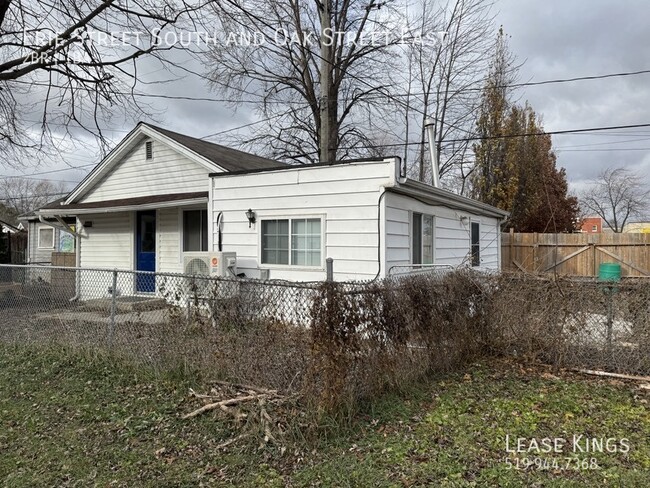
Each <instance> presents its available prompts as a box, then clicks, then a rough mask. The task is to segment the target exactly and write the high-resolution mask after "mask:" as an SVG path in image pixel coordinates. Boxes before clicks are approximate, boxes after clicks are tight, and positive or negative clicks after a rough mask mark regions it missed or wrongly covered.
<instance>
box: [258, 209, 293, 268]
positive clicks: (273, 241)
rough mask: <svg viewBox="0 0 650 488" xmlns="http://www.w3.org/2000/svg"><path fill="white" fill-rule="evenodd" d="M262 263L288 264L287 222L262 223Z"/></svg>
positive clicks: (269, 221)
mask: <svg viewBox="0 0 650 488" xmlns="http://www.w3.org/2000/svg"><path fill="white" fill-rule="evenodd" d="M262 263H263V264H289V220H288V219H278V220H263V221H262Z"/></svg>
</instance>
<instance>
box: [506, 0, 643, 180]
mask: <svg viewBox="0 0 650 488" xmlns="http://www.w3.org/2000/svg"><path fill="white" fill-rule="evenodd" d="M497 8H498V10H499V13H498V15H497V21H498V22H499V23H500V24H502V25H503V27H504V29H505V31H506V33H508V34H509V35H510V36H511V39H510V46H511V49H512V51H513V53H514V54H515V55H516V56H517V57H518V58H519V59H520V60H522V61H525V63H524V65H523V66H522V68H521V70H520V80H521V81H524V82H525V81H541V80H547V79H556V78H571V77H577V76H589V75H598V74H606V73H613V72H623V71H639V70H644V69H650V50H648V49H646V48H645V47H646V46H648V45H650V30H648V28H647V26H648V21H649V20H650V10H649V9H648V5H647V2H644V1H640V0H631V1H625V2H612V1H602V0H601V1H588V0H572V1H569V2H567V1H557V0H555V1H553V0H551V1H546V2H539V1H534V0H501V1H500V2H499V3H498V4H497ZM519 95H520V96H521V98H522V99H525V100H528V101H529V102H530V103H531V105H532V106H533V108H534V109H535V110H536V111H537V112H538V113H540V114H542V115H543V119H544V126H545V129H546V130H548V131H553V130H564V129H574V128H583V127H598V126H615V125H629V124H641V123H648V122H650V113H648V110H647V107H648V105H649V103H650V74H645V75H639V76H634V77H627V78H608V79H601V80H593V81H580V82H573V83H566V84H553V85H543V86H535V87H526V88H525V89H524V90H522V91H521V92H520V93H519ZM643 138H647V139H648V140H645V141H644V140H637V139H643ZM630 140H637V141H634V142H624V143H622V142H621V141H630ZM553 141H554V146H555V147H556V148H558V149H557V154H558V164H559V165H560V166H564V167H565V168H566V169H567V174H568V178H569V180H570V182H571V184H572V187H573V188H574V189H576V190H578V189H580V188H584V186H585V183H586V182H587V181H588V180H591V179H593V178H595V177H596V176H597V174H598V172H599V171H601V170H602V169H604V168H607V167H610V166H627V167H630V168H632V169H634V170H637V171H638V172H639V173H641V174H642V175H643V177H645V178H648V176H649V175H650V150H647V151H646V150H638V151H637V150H634V151H630V150H627V149H635V148H650V128H647V129H645V128H643V129H629V130H621V131H616V132H600V133H593V134H583V135H577V134H572V135H557V136H553ZM589 144H593V145H591V146H589ZM575 146H581V147H575ZM563 147H564V148H566V149H565V150H562V149H561V148H563ZM590 149H597V150H596V151H591V150H590Z"/></svg>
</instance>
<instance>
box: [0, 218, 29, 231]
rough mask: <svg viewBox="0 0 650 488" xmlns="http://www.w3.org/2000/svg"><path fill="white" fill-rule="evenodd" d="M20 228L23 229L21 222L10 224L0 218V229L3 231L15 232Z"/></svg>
mask: <svg viewBox="0 0 650 488" xmlns="http://www.w3.org/2000/svg"><path fill="white" fill-rule="evenodd" d="M21 230H25V227H24V226H23V224H22V223H21V224H18V225H12V224H10V223H9V222H5V221H4V220H0V231H2V232H4V233H9V234H15V233H16V232H20V231H21Z"/></svg>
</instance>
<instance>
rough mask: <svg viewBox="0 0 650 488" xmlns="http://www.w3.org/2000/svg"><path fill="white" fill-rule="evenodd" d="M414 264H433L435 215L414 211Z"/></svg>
mask: <svg viewBox="0 0 650 488" xmlns="http://www.w3.org/2000/svg"><path fill="white" fill-rule="evenodd" d="M412 229H413V234H412V249H413V255H412V261H413V264H433V216H432V215H425V214H421V213H417V212H413V222H412Z"/></svg>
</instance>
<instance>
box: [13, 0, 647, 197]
mask: <svg viewBox="0 0 650 488" xmlns="http://www.w3.org/2000/svg"><path fill="white" fill-rule="evenodd" d="M495 12H496V15H497V25H499V24H500V25H503V27H504V30H505V32H506V33H507V34H508V35H509V36H510V47H511V50H512V52H513V53H514V54H515V55H516V56H517V58H518V59H519V61H520V62H523V66H522V67H521V69H520V76H519V81H520V82H529V81H543V80H549V79H558V78H571V77H579V76H591V75H601V74H608V73H616V72H628V71H639V70H644V69H650V48H649V47H648V46H650V29H648V24H649V22H648V21H649V20H650V9H649V8H648V4H647V1H642V0H625V1H614V0H600V1H598V0H546V1H543V2H541V1H539V0H497V1H496V3H495ZM156 69H157V68H156V67H155V66H153V65H152V66H151V69H150V70H149V72H153V71H155V70H156ZM141 72H146V71H144V70H141ZM649 87H650V74H644V75H638V76H631V77H621V78H608V79H601V80H593V81H579V82H572V83H565V84H549V85H542V86H532V87H526V88H525V89H522V90H520V91H519V92H518V97H519V98H520V100H521V101H522V102H523V101H525V100H528V101H529V103H530V104H531V105H532V107H533V108H534V109H535V111H536V112H537V113H538V114H540V115H541V116H542V117H543V122H544V128H545V129H546V130H547V131H555V130H565V129H578V128H591V127H600V126H618V125H629V124H640V123H649V122H650V110H649V109H648V107H650V88H649ZM141 90H143V91H146V90H147V87H142V88H141ZM150 91H151V92H158V93H159V92H161V91H164V92H165V93H167V94H169V95H175V96H187V95H190V96H193V97H200V96H207V97H215V96H216V95H215V94H214V93H211V92H210V91H209V90H208V89H207V87H206V85H205V82H204V81H203V80H200V79H196V78H192V77H191V76H189V77H187V78H185V79H184V80H182V81H181V82H177V83H174V84H171V85H168V86H166V87H164V88H161V87H160V86H155V85H154V86H153V87H152V88H150ZM152 103H153V107H154V108H155V109H157V111H158V114H159V115H157V116H156V123H158V124H160V125H164V126H166V127H167V128H169V129H172V130H176V131H179V132H183V133H186V134H189V135H194V136H197V137H203V136H206V135H208V134H212V133H214V132H217V131H221V130H225V129H229V128H231V127H236V126H238V125H242V124H246V123H249V122H253V121H254V120H255V118H254V116H253V115H252V114H251V113H250V112H249V110H247V108H246V107H245V106H244V107H239V108H237V109H236V110H234V111H233V108H232V107H228V106H226V105H223V104H220V103H210V102H196V101H183V100H177V101H176V100H162V101H161V100H156V101H153V102H152ZM133 123H134V122H133V121H127V122H124V121H115V124H114V125H113V126H112V127H111V130H112V131H113V132H111V133H110V136H112V138H113V139H114V140H115V142H118V141H119V139H120V138H121V137H123V136H124V135H125V134H126V133H127V132H128V131H129V130H130V129H131V128H132V127H133ZM211 140H213V141H214V142H224V141H220V139H211ZM553 143H554V147H555V149H556V152H557V155H558V165H559V166H563V167H565V168H566V169H567V175H568V178H569V181H570V183H571V188H572V189H573V190H580V189H581V188H583V187H584V184H585V182H586V181H588V180H589V179H592V178H595V177H596V175H597V174H598V172H599V171H600V170H602V169H604V168H606V167H610V166H611V167H616V166H626V167H629V168H632V169H634V170H636V171H638V172H639V173H640V174H641V175H642V176H643V177H644V178H646V179H647V180H648V182H649V183H650V177H649V175H650V128H648V129H631V130H619V131H608V132H599V133H589V134H581V135H576V134H572V135H556V136H553ZM92 148H93V141H92V140H89V145H88V147H87V148H85V149H84V148H76V149H75V150H74V151H71V152H69V153H67V154H64V157H65V158H66V160H67V163H63V162H59V163H52V164H49V165H46V166H42V167H41V168H39V169H38V170H34V169H26V170H24V171H23V174H32V175H33V174H34V173H41V174H42V177H48V178H52V179H60V180H65V181H66V182H68V183H69V184H70V185H72V184H73V183H74V182H75V181H78V180H79V179H81V178H82V177H83V176H84V174H85V171H81V170H66V171H61V172H55V173H51V171H53V170H54V171H57V170H59V169H64V168H66V167H68V168H69V167H70V166H81V165H83V164H88V163H96V162H97V161H98V155H97V152H96V151H94V150H93V149H92ZM66 164H67V166H66ZM86 171H87V170H86ZM6 174H12V172H6ZM13 174H20V172H13Z"/></svg>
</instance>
